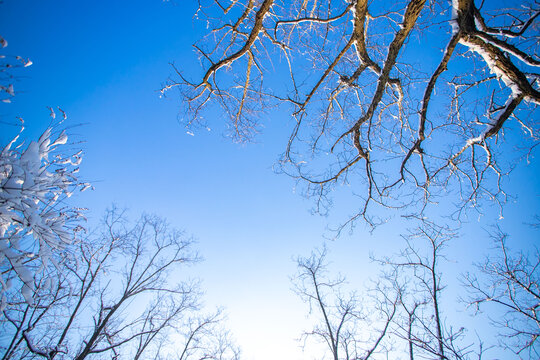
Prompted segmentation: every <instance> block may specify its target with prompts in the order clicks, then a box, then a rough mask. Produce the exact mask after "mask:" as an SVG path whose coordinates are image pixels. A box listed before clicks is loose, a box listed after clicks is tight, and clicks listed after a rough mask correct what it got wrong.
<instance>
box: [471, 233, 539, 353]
mask: <svg viewBox="0 0 540 360" xmlns="http://www.w3.org/2000/svg"><path fill="white" fill-rule="evenodd" d="M507 238H508V235H507V234H504V233H503V232H502V231H500V230H498V231H497V233H495V234H493V239H494V241H495V244H496V253H495V255H491V256H488V257H487V258H486V260H485V261H484V263H482V264H478V265H477V269H478V272H477V273H468V274H466V275H465V277H464V282H465V285H466V286H467V288H468V290H469V295H470V296H469V298H468V299H467V302H469V303H470V305H471V306H473V307H474V308H475V309H476V311H480V310H487V311H488V314H490V319H491V322H492V323H493V325H495V326H496V327H497V328H498V329H499V335H500V340H501V341H500V344H501V345H502V346H503V347H505V348H507V349H510V350H512V351H513V352H515V353H516V354H518V355H522V356H525V355H528V356H529V357H530V358H538V357H540V345H539V343H538V338H539V337H540V314H539V311H540V309H539V307H540V274H539V271H540V270H539V267H540V252H539V251H538V249H536V251H535V252H531V253H525V252H523V251H520V252H515V251H512V250H510V249H509V248H508V246H507V245H506V244H507ZM489 310H492V311H493V312H489Z"/></svg>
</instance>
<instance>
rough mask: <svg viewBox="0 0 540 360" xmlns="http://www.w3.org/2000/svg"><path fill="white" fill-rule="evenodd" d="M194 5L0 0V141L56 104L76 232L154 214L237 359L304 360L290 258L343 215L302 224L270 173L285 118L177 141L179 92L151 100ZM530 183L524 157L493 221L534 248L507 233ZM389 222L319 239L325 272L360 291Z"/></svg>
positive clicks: (184, 0) (490, 215)
mask: <svg viewBox="0 0 540 360" xmlns="http://www.w3.org/2000/svg"><path fill="white" fill-rule="evenodd" d="M195 9H196V1H194V0H177V1H171V2H161V1H159V0H145V1H142V0H132V1H124V0H121V1H120V0H115V1H86V0H80V1H73V0H70V1H68V0H65V1H60V0H51V1H29V0H5V1H4V2H3V4H0V34H1V35H2V36H3V37H4V38H5V39H6V40H7V41H8V43H9V46H8V47H7V48H6V49H5V52H6V53H8V54H10V55H20V56H23V57H25V58H26V57H28V58H30V59H31V60H32V61H33V65H32V66H31V67H29V68H27V69H24V70H21V71H19V72H17V75H18V79H17V81H16V83H15V91H16V97H15V98H14V99H13V103H12V104H2V105H1V108H0V109H1V110H0V116H1V118H0V119H1V121H2V123H1V124H0V126H1V128H0V129H2V130H1V131H0V138H1V141H2V144H5V143H6V141H7V140H8V139H9V138H10V136H11V135H12V134H14V133H15V132H16V131H17V129H16V128H15V127H14V126H9V125H8V123H11V124H13V123H15V121H14V119H15V117H16V116H21V117H22V118H24V119H25V124H26V127H27V131H26V133H25V137H26V138H36V137H37V136H39V134H40V133H41V131H43V130H44V129H45V127H46V126H47V125H48V124H49V117H48V110H47V109H46V107H47V106H52V107H55V106H60V107H61V108H62V109H63V110H65V111H66V113H67V114H68V122H67V123H66V124H67V126H69V127H71V126H73V128H72V129H71V130H70V134H72V135H73V136H72V137H71V140H73V141H76V142H79V141H82V144H80V145H77V146H81V147H82V148H83V150H84V153H85V155H84V159H83V163H82V165H81V177H82V178H83V179H84V180H85V181H89V182H91V183H92V184H93V185H94V187H95V190H94V191H91V192H86V193H84V194H81V195H78V196H76V197H75V198H74V199H73V202H74V203H76V205H77V206H84V207H88V208H89V212H88V219H89V220H88V226H92V225H95V224H96V223H97V220H98V219H99V218H100V216H101V215H102V214H103V211H104V210H105V209H106V208H107V207H109V206H110V205H111V204H112V203H116V204H117V205H118V206H121V207H127V208H129V209H130V214H132V215H133V216H134V217H136V216H137V215H138V214H140V213H141V212H149V213H156V214H158V215H161V216H164V217H166V218H167V219H168V220H169V221H170V222H171V224H172V225H174V226H176V227H180V228H184V229H186V231H187V232H188V233H191V234H193V235H194V236H195V237H196V238H197V239H198V242H199V243H198V248H199V250H200V252H201V254H202V255H203V257H204V258H205V262H204V263H203V264H200V265H198V266H197V267H196V268H194V270H193V271H191V270H190V272H191V274H196V275H197V276H199V277H200V278H201V279H202V280H203V281H204V289H205V291H206V293H207V294H206V302H207V304H208V305H209V307H210V308H211V307H214V306H224V307H225V309H226V311H227V313H228V322H227V325H228V326H229V328H230V329H231V331H232V332H233V335H234V336H235V338H236V339H237V341H238V343H239V345H240V346H241V347H242V348H243V354H244V355H245V359H248V360H255V359H256V360H265V359H286V360H287V359H302V358H306V359H307V358H309V354H308V353H307V352H306V353H302V351H301V349H299V347H298V345H299V343H297V342H295V339H296V338H298V337H299V336H300V334H301V331H302V330H307V329H306V328H305V323H306V315H307V313H308V308H307V306H305V305H304V304H303V303H302V302H301V301H300V300H299V299H298V298H297V297H296V295H294V294H293V292H292V291H291V290H290V288H291V284H290V281H289V277H290V276H292V275H294V273H295V269H296V266H295V264H294V262H293V261H292V259H293V258H294V257H296V256H298V255H308V254H309V253H310V251H311V250H312V248H314V247H316V246H319V245H320V244H322V242H323V240H324V238H323V235H324V234H327V235H328V231H327V230H326V229H327V226H332V225H336V224H337V223H338V222H339V221H341V220H343V219H345V217H346V215H347V214H346V213H345V212H343V211H340V209H338V208H335V209H333V210H332V213H331V215H330V216H329V217H326V218H325V217H319V216H313V215H311V214H310V207H311V205H312V203H311V202H310V201H309V200H306V199H303V198H302V197H301V196H300V195H298V194H295V193H294V185H295V183H294V181H293V180H292V179H290V178H288V177H286V176H284V175H277V174H275V172H274V171H273V169H272V167H273V165H274V164H275V162H276V160H277V159H278V157H279V154H280V153H281V152H282V151H283V149H284V146H285V142H286V141H287V136H288V129H289V128H290V125H291V120H290V119H289V118H288V117H287V115H286V114H285V113H279V112H276V113H273V114H269V115H268V118H267V119H265V122H264V124H265V129H264V132H263V134H262V135H261V136H259V137H257V138H256V142H255V143H253V144H246V145H238V144H234V143H232V142H231V141H230V140H229V139H227V138H226V137H225V136H224V135H223V128H222V126H223V125H222V123H221V122H220V121H214V122H211V130H210V131H205V130H201V131H198V132H196V133H195V136H191V135H188V134H187V133H186V130H185V129H184V127H183V126H182V125H181V124H180V123H179V119H178V110H179V108H180V106H179V104H178V101H179V97H176V96H174V94H171V95H169V97H168V98H165V99H161V98H160V97H159V92H158V91H157V90H158V89H159V88H160V86H161V84H163V83H164V82H165V81H166V79H167V78H168V76H169V75H171V72H172V71H171V67H170V65H169V63H170V62H172V61H174V62H175V63H176V64H177V65H179V66H181V67H182V68H183V69H188V71H189V69H190V68H191V67H196V66H197V65H198V62H197V58H196V56H195V54H194V52H193V51H192V47H191V44H192V43H193V42H194V41H196V40H197V39H198V38H200V36H201V35H202V34H203V32H204V30H205V27H204V24H201V23H197V22H195V20H194V19H193V14H194V12H195ZM539 174H540V170H539V166H538V162H537V161H534V160H533V162H532V163H531V164H530V165H529V166H520V167H518V168H517V169H516V171H515V173H514V174H513V176H514V178H513V179H515V180H513V181H512V182H509V183H508V185H507V188H508V189H509V190H510V192H511V194H513V195H516V197H517V199H518V202H516V203H514V202H511V203H510V204H509V205H508V206H507V208H506V211H505V219H504V220H502V221H500V222H499V223H500V224H501V226H503V229H504V230H506V231H509V232H510V233H511V234H515V238H516V240H515V242H516V246H518V245H519V246H528V245H531V244H534V243H535V242H536V243H537V241H536V240H535V241H532V240H533V238H532V237H530V236H534V233H532V234H533V235H530V234H529V232H528V230H526V229H525V230H522V229H523V227H521V226H520V225H521V223H522V222H523V221H524V220H525V221H529V220H530V218H531V217H532V215H533V214H538V213H539V212H538V210H539V208H540V201H539V195H540V191H539V188H540V187H539V186H540V180H539V177H538V175H539ZM351 201H357V199H351ZM529 215H530V216H529ZM495 220H496V211H491V209H489V206H488V207H487V209H486V215H485V216H484V217H482V218H481V219H480V221H477V219H471V221H470V222H469V223H467V224H465V225H464V227H463V230H462V231H461V234H462V237H461V238H460V239H457V240H456V242H455V243H456V246H455V247H454V249H459V251H455V250H449V251H450V252H451V253H450V254H449V258H450V259H452V261H453V263H452V264H451V265H452V266H451V267H450V269H451V270H449V272H448V274H449V277H452V275H453V274H456V273H457V271H455V269H457V268H459V269H463V268H465V267H466V266H467V264H469V263H470V262H471V261H472V260H474V259H475V257H477V256H478V254H480V253H481V249H482V248H483V247H485V246H489V240H488V239H487V236H486V231H485V229H486V228H487V227H488V226H489V225H491V224H493V223H494V221H495ZM396 225H397V226H396ZM400 226H402V225H400V223H399V222H398V221H394V222H393V225H392V226H383V227H381V228H380V229H378V230H377V231H375V232H374V233H373V234H370V233H369V231H367V229H365V228H364V227H363V226H362V225H360V226H358V227H357V228H356V230H355V232H354V233H353V234H352V235H349V234H345V235H344V236H342V237H341V238H339V239H338V240H337V241H334V242H331V243H329V249H330V259H331V261H332V263H333V265H332V269H335V270H339V271H341V272H342V273H344V274H346V275H347V276H348V277H349V278H350V279H351V284H353V285H357V286H356V287H358V288H361V286H362V284H363V282H364V281H365V280H366V279H367V276H368V275H373V274H375V273H376V272H377V270H376V269H373V266H370V262H369V257H368V256H369V254H370V253H371V252H374V253H376V254H388V253H393V252H396V251H397V250H398V248H397V245H396V244H397V242H398V233H399V231H400V229H402V228H400ZM527 236H529V238H527ZM452 251H455V252H452ZM478 260H480V259H478ZM452 269H453V270H452ZM179 276H181V274H180V275H179ZM451 280H452V279H450V281H449V282H451ZM449 291H452V287H450V290H449ZM449 296H450V297H452V298H454V297H455V294H454V293H450V295H449ZM446 315H447V317H449V318H452V317H453V315H452V314H446Z"/></svg>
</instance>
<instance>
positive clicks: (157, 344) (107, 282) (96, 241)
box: [1, 210, 238, 360]
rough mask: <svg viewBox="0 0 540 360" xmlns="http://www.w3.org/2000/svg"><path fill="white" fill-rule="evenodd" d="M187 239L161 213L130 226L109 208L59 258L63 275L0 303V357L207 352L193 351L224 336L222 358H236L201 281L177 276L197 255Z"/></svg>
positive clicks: (185, 358)
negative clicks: (204, 304) (205, 304)
mask: <svg viewBox="0 0 540 360" xmlns="http://www.w3.org/2000/svg"><path fill="white" fill-rule="evenodd" d="M192 245H193V240H192V239H191V238H188V237H186V236H185V235H184V234H183V233H182V232H179V231H177V230H173V229H169V228H168V226H167V224H166V222H165V221H164V220H162V219H159V218H156V217H152V216H143V217H142V218H141V219H140V220H139V221H138V222H137V224H136V225H135V226H133V227H130V226H129V224H128V223H127V222H126V220H125V218H124V216H123V213H121V212H118V211H117V210H112V211H110V212H108V213H107V216H106V218H105V222H104V228H103V231H102V232H101V233H99V234H97V235H95V236H91V237H90V239H87V241H84V242H81V243H79V251H78V253H77V254H76V256H71V257H67V258H66V259H65V261H63V263H62V265H61V266H62V270H63V271H62V272H61V274H62V277H61V278H60V279H59V280H58V281H57V282H55V283H53V284H48V285H47V284H42V283H39V284H36V287H37V288H38V289H39V296H37V297H36V303H35V304H34V305H33V306H31V305H29V304H27V303H25V302H21V303H20V304H19V306H18V307H12V308H8V309H6V310H4V315H5V318H6V320H5V321H3V322H2V324H1V325H2V328H3V331H2V333H3V334H4V335H2V337H3V339H2V344H6V346H3V347H2V349H1V350H2V352H1V354H2V358H3V359H26V358H28V359H33V358H36V359H37V358H44V359H55V358H70V359H78V360H82V359H87V358H104V357H106V358H114V359H123V358H125V359H128V358H129V359H139V358H156V359H166V358H171V359H174V358H177V359H182V360H189V359H202V358H207V359H210V358H211V357H203V356H198V355H200V353H201V351H210V350H209V349H210V348H209V347H208V346H210V345H209V344H212V345H213V346H215V344H221V346H222V348H223V349H224V350H223V353H224V356H223V357H221V359H236V358H237V357H238V356H237V350H236V349H235V348H234V347H233V346H232V345H231V343H230V341H228V340H229V339H228V338H227V337H223V336H221V335H219V336H218V334H217V330H218V328H217V327H218V325H219V322H220V319H221V313H220V312H217V313H215V314H210V315H208V316H206V315H204V314H203V313H202V311H201V292H200V290H199V284H198V283H197V282H194V281H189V280H181V271H182V267H183V266H186V265H189V264H192V263H194V262H196V261H198V256H197V254H196V253H194V252H193V250H192ZM44 279H47V278H45V277H44ZM48 279H50V278H48ZM214 333H215V335H213V336H214V338H212V337H211V336H210V334H214ZM220 336H221V337H220ZM201 338H206V339H205V342H203V343H204V344H205V346H204V347H202V346H200V344H202V343H201V341H202V340H201ZM212 339H214V340H212ZM179 344H185V345H182V346H184V349H183V350H182V346H179ZM184 353H186V354H189V356H184V355H183V354H184Z"/></svg>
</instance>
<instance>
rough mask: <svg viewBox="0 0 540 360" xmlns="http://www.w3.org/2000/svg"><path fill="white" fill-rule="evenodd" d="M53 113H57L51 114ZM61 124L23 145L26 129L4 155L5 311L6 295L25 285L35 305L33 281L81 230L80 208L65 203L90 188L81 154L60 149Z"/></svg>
mask: <svg viewBox="0 0 540 360" xmlns="http://www.w3.org/2000/svg"><path fill="white" fill-rule="evenodd" d="M51 112H52V114H54V111H52V110H51ZM58 124H59V122H56V123H54V124H53V125H51V126H50V127H48V128H47V129H46V130H45V131H44V132H43V134H42V135H41V136H40V137H39V139H38V140H37V141H31V142H30V143H28V145H26V144H25V143H24V142H23V141H21V140H20V137H21V133H22V131H23V130H24V127H23V126H21V130H20V132H19V134H18V135H17V136H15V137H14V138H13V139H12V140H11V141H10V142H9V143H8V144H7V145H5V146H4V147H3V149H2V150H1V152H0V269H1V272H2V276H1V277H0V296H1V297H2V300H1V305H0V310H3V309H4V308H5V307H6V305H7V302H8V300H7V296H6V294H7V290H8V289H10V288H11V284H12V283H13V281H14V280H15V281H17V280H20V281H21V282H22V285H21V291H22V295H23V296H24V299H25V300H26V302H27V303H29V304H32V303H33V297H34V290H35V285H34V276H35V275H36V274H37V273H39V272H41V271H42V270H43V269H44V268H45V267H47V266H48V265H49V264H51V263H52V264H53V265H56V262H55V260H54V258H55V256H56V255H57V254H58V253H59V252H60V251H62V250H64V249H65V248H66V246H67V245H69V244H70V243H72V242H73V239H74V232H75V231H77V230H79V229H80V227H79V226H76V220H77V219H79V218H80V217H81V209H78V208H71V207H69V206H68V205H67V204H65V199H66V198H68V197H70V196H71V195H72V194H73V192H74V191H75V190H76V189H77V188H80V189H81V190H85V189H87V188H88V187H89V185H88V184H85V183H81V182H79V181H78V179H77V172H78V170H79V169H78V166H79V164H80V163H81V160H82V154H81V153H82V152H81V151H77V152H75V153H73V154H66V153H65V152H63V151H61V150H60V147H61V146H62V145H65V144H66V143H67V141H68V136H67V134H66V132H65V130H62V131H60V132H58V130H57V129H56V127H57V125H58Z"/></svg>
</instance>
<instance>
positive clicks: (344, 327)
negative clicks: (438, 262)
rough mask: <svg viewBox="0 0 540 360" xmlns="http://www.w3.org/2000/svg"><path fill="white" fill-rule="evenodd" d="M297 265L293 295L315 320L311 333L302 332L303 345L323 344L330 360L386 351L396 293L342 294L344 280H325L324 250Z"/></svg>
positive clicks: (366, 356) (380, 290)
mask: <svg viewBox="0 0 540 360" xmlns="http://www.w3.org/2000/svg"><path fill="white" fill-rule="evenodd" d="M297 264H298V270H299V272H298V275H297V277H296V279H295V289H296V292H297V293H298V295H299V296H300V297H301V298H302V300H304V301H305V302H307V303H308V304H309V307H310V314H311V315H312V316H314V318H316V319H317V320H316V324H315V326H314V328H313V330H311V331H309V332H306V333H304V335H303V337H304V341H305V342H306V341H308V340H310V339H313V340H315V341H316V342H319V343H321V342H322V343H323V344H325V345H326V348H327V350H328V351H329V353H330V354H331V358H332V359H333V360H343V359H345V360H360V359H363V360H367V359H371V358H373V357H375V355H376V354H378V353H386V352H387V351H388V350H389V349H388V348H387V347H386V344H385V341H384V340H386V337H387V335H388V334H389V332H390V331H389V327H390V325H391V324H392V320H393V318H394V316H395V315H396V311H397V308H398V304H399V296H397V295H396V294H397V292H395V291H392V292H388V291H386V290H388V289H383V288H382V287H381V286H380V287H378V291H377V296H374V297H373V298H371V299H362V298H360V296H358V294H357V293H355V292H351V293H349V294H343V285H344V283H345V279H344V278H342V277H338V278H337V279H334V280H332V279H329V278H328V273H327V272H328V270H327V266H328V264H327V263H326V250H325V249H324V250H322V251H319V252H313V253H312V254H311V256H310V257H309V258H299V259H298V260H297ZM392 290H393V289H392ZM394 295H395V296H394Z"/></svg>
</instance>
